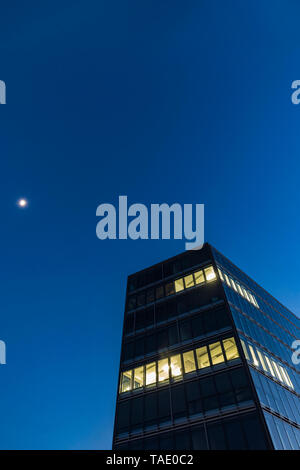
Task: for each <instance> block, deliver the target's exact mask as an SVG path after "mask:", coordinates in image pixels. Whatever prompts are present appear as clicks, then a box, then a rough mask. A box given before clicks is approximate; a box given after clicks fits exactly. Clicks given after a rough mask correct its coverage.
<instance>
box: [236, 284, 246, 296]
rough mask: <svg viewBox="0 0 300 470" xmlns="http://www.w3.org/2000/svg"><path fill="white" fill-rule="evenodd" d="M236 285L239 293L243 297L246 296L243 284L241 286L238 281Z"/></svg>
mask: <svg viewBox="0 0 300 470" xmlns="http://www.w3.org/2000/svg"><path fill="white" fill-rule="evenodd" d="M236 285H237V288H238V292H239V294H240V295H241V296H242V297H244V293H243V291H242V288H241V286H240V285H239V284H238V283H236Z"/></svg>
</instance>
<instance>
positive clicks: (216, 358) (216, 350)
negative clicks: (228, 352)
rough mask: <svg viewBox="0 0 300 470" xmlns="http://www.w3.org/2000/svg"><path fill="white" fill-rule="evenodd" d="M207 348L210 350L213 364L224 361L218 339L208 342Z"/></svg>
mask: <svg viewBox="0 0 300 470" xmlns="http://www.w3.org/2000/svg"><path fill="white" fill-rule="evenodd" d="M209 350H210V355H211V360H212V363H213V365H216V364H221V363H222V362H224V360H225V359H224V356H223V351H222V347H221V343H220V341H217V342H216V343H212V344H210V345H209Z"/></svg>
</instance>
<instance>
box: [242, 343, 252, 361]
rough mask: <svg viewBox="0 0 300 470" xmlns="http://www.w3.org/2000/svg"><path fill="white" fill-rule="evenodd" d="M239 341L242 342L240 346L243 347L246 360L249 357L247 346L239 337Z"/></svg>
mask: <svg viewBox="0 0 300 470" xmlns="http://www.w3.org/2000/svg"><path fill="white" fill-rule="evenodd" d="M241 343H242V348H243V351H244V354H245V357H246V359H247V361H250V357H249V354H248V350H247V346H246V344H245V343H244V341H243V340H242V339H241Z"/></svg>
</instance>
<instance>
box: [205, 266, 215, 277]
mask: <svg viewBox="0 0 300 470" xmlns="http://www.w3.org/2000/svg"><path fill="white" fill-rule="evenodd" d="M204 273H205V278H206V280H207V281H213V280H214V279H216V273H215V271H214V268H213V267H212V266H209V267H208V268H205V269H204Z"/></svg>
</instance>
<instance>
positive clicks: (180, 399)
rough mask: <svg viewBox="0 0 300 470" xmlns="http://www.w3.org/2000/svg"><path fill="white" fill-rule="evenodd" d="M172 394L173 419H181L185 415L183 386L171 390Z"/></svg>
mask: <svg viewBox="0 0 300 470" xmlns="http://www.w3.org/2000/svg"><path fill="white" fill-rule="evenodd" d="M171 394H172V411H173V417H174V418H175V419H176V418H181V417H182V416H185V415H186V406H185V396H184V388H183V385H179V386H177V387H173V388H172V390H171Z"/></svg>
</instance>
